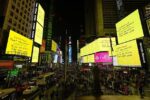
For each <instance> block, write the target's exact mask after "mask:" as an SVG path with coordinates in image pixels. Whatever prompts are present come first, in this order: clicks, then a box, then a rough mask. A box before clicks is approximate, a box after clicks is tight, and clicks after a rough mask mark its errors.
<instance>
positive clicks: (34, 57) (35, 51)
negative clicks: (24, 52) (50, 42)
mask: <svg viewBox="0 0 150 100" xmlns="http://www.w3.org/2000/svg"><path fill="white" fill-rule="evenodd" d="M38 60H39V48H38V47H36V46H34V47H33V54H32V62H33V63H37V62H38Z"/></svg>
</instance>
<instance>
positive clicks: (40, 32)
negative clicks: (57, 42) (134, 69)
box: [34, 22, 43, 45]
mask: <svg viewBox="0 0 150 100" xmlns="http://www.w3.org/2000/svg"><path fill="white" fill-rule="evenodd" d="M42 38H43V27H42V26H41V25H40V24H39V23H38V22H36V29H35V37H34V41H35V42H36V43H38V44H40V45H41V44H42Z"/></svg>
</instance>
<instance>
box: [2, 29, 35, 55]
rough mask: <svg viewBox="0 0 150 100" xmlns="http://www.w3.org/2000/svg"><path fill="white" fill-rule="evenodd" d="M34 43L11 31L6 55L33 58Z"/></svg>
mask: <svg viewBox="0 0 150 100" xmlns="http://www.w3.org/2000/svg"><path fill="white" fill-rule="evenodd" d="M32 45H33V41H32V40H31V39H29V38H27V37H25V36H22V35H20V34H18V33H17V32H15V31H13V30H10V32H9V37H8V42H7V46H6V51H5V53H6V54H11V55H21V56H27V57H31V52H32Z"/></svg>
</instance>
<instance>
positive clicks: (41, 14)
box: [37, 4, 45, 26]
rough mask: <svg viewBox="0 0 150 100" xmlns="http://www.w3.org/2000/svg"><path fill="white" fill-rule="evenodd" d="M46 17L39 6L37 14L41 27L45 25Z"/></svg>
mask: <svg viewBox="0 0 150 100" xmlns="http://www.w3.org/2000/svg"><path fill="white" fill-rule="evenodd" d="M44 17H45V12H44V9H43V8H42V6H41V5H40V4H39V6H38V14H37V21H38V22H39V23H40V24H41V26H43V25H44Z"/></svg>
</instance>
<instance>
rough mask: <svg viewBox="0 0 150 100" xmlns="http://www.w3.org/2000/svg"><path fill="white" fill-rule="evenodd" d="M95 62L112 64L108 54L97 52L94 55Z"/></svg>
mask: <svg viewBox="0 0 150 100" xmlns="http://www.w3.org/2000/svg"><path fill="white" fill-rule="evenodd" d="M94 59H95V62H96V63H98V62H112V57H109V53H108V52H99V53H95V55H94Z"/></svg>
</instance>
